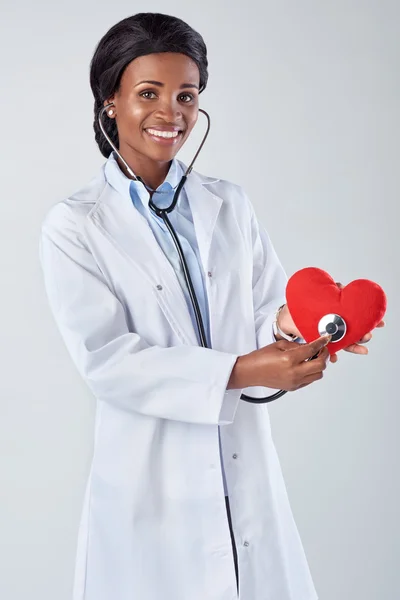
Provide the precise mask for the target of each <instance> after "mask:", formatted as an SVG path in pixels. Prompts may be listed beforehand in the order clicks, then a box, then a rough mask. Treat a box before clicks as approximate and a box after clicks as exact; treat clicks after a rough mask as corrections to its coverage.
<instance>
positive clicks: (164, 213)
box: [98, 102, 287, 404]
mask: <svg viewBox="0 0 400 600" xmlns="http://www.w3.org/2000/svg"><path fill="white" fill-rule="evenodd" d="M110 106H113V103H112V102H111V103H109V104H107V105H106V106H104V107H103V108H102V109H101V110H100V112H99V115H98V122H99V126H100V129H101V131H102V133H103V134H104V136H105V138H106V139H107V141H108V142H109V144H110V146H111V147H112V148H113V150H114V152H115V153H116V154H117V156H119V158H120V159H121V161H122V163H123V164H124V165H125V167H126V169H127V171H128V173H129V174H130V175H131V176H133V177H134V179H136V180H137V181H140V182H141V183H142V184H143V185H144V186H145V188H146V189H147V190H150V191H155V190H151V188H148V187H147V185H146V184H145V183H144V181H143V180H142V179H141V178H140V177H138V176H136V175H135V174H134V173H133V171H132V169H131V168H130V167H129V165H128V164H127V163H126V161H125V160H124V158H123V157H122V156H121V154H120V153H119V151H118V150H117V148H116V147H115V145H114V144H113V142H112V141H111V139H110V137H109V136H108V135H107V132H106V131H105V129H104V126H103V123H102V116H103V114H104V112H105V111H106V110H107V108H109V107H110ZM199 111H200V112H202V113H203V114H204V115H205V116H206V117H207V120H208V126H207V131H206V133H205V135H204V137H203V140H202V142H201V144H200V146H199V148H198V149H197V152H196V154H195V156H194V158H193V160H192V162H191V163H190V165H189V167H188V168H187V169H186V172H185V174H184V175H183V176H182V178H181V180H180V182H179V184H178V187H177V188H176V190H175V193H174V197H173V200H172V202H171V204H170V206H168V207H167V208H158V207H157V206H156V205H155V204H154V202H153V200H152V199H151V198H150V200H149V207H150V209H151V210H152V211H153V212H154V213H155V214H156V215H157V216H158V217H161V218H162V220H163V222H164V224H165V226H166V228H167V229H168V231H169V233H170V235H171V237H172V239H173V241H174V244H175V247H176V250H177V253H178V256H179V259H180V262H181V265H182V269H183V273H184V277H185V281H186V285H187V287H188V290H189V295H190V300H191V303H192V306H193V310H194V314H195V317H196V324H197V328H198V331H199V337H200V343H201V346H202V347H204V348H209V346H208V344H207V339H206V335H205V330H204V323H203V319H202V316H201V311H200V307H199V303H198V300H197V297H196V293H195V290H194V286H193V282H192V278H191V276H190V272H189V269H188V266H187V263H186V259H185V255H184V253H183V250H182V246H181V244H180V241H179V238H178V236H177V235H176V232H175V230H174V228H173V226H172V224H171V222H170V220H169V218H168V213H170V212H171V211H172V210H173V209H174V208H175V206H176V204H177V202H178V198H179V194H180V193H181V190H182V188H183V186H184V184H185V182H186V179H187V177H188V175H189V173H190V172H191V171H192V169H193V165H194V162H195V160H196V158H197V156H198V155H199V152H200V150H201V149H202V147H203V144H204V142H205V141H206V139H207V136H208V133H209V131H210V116H209V114H208V113H207V112H206V111H205V110H203V109H202V108H199ZM286 393H287V390H279V391H278V392H275V393H274V394H271V395H270V396H265V397H262V398H255V397H253V396H248V395H247V394H243V393H242V394H241V396H240V399H241V400H244V401H245V402H250V403H252V404H265V403H267V402H272V401H273V400H277V399H278V398H281V397H282V396H284V395H285V394H286Z"/></svg>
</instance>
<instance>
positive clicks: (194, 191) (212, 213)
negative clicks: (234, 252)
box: [179, 161, 222, 275]
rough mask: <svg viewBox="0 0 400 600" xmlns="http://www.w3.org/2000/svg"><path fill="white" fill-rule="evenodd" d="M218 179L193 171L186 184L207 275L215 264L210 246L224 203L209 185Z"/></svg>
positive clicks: (183, 167) (182, 164)
mask: <svg viewBox="0 0 400 600" xmlns="http://www.w3.org/2000/svg"><path fill="white" fill-rule="evenodd" d="M179 162H180V164H181V166H182V169H183V170H184V171H186V168H187V167H186V165H185V164H184V163H182V162H181V161H179ZM216 181H218V179H212V178H211V177H204V176H202V175H200V174H199V173H196V172H195V171H192V172H191V173H190V175H189V176H188V178H187V180H186V182H185V186H184V188H185V190H186V194H187V197H188V201H189V206H190V210H191V212H192V217H193V224H194V229H195V232H196V238H197V243H198V246H199V252H200V258H201V262H202V265H203V269H204V272H205V274H206V275H207V272H208V270H209V269H210V268H211V267H212V266H213V265H211V264H210V246H211V240H212V238H213V235H214V229H215V225H216V222H217V219H218V215H219V211H220V209H221V205H222V198H220V197H219V196H216V195H215V194H214V193H212V192H211V191H210V190H209V189H208V187H207V186H208V185H209V184H210V183H214V182H216Z"/></svg>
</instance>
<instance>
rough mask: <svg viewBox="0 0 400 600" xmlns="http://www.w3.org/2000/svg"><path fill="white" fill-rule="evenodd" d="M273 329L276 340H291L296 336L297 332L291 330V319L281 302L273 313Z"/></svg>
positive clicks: (285, 306)
mask: <svg viewBox="0 0 400 600" xmlns="http://www.w3.org/2000/svg"><path fill="white" fill-rule="evenodd" d="M273 331H274V335H275V338H276V339H277V340H282V339H285V340H288V341H290V342H293V341H294V340H296V339H297V338H298V335H297V332H294V331H293V321H292V318H291V316H290V313H289V309H288V307H287V305H286V304H282V306H280V307H279V308H278V310H277V311H276V313H275V321H274V323H273Z"/></svg>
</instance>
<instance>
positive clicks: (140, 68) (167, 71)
mask: <svg viewBox="0 0 400 600" xmlns="http://www.w3.org/2000/svg"><path fill="white" fill-rule="evenodd" d="M144 79H152V80H156V81H161V82H162V83H165V84H166V85H168V84H171V85H177V86H179V85H180V84H182V83H195V84H196V85H199V80H200V73H199V69H198V67H197V65H196V63H195V62H194V61H193V60H192V59H191V58H189V56H186V55H185V54H181V53H178V52H159V53H153V54H146V55H145V56H139V57H138V58H135V59H134V60H132V61H131V62H130V63H129V64H128V66H127V67H126V69H125V71H124V73H123V75H122V78H121V84H122V85H125V84H129V86H132V85H135V84H137V83H139V81H142V80H144Z"/></svg>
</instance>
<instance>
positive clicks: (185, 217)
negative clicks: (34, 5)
mask: <svg viewBox="0 0 400 600" xmlns="http://www.w3.org/2000/svg"><path fill="white" fill-rule="evenodd" d="M105 175H106V179H107V181H108V183H109V184H110V185H112V186H113V188H114V189H116V190H117V191H118V192H119V193H120V194H123V195H125V194H128V193H129V194H130V197H131V199H132V203H133V205H134V206H135V208H136V209H137V210H138V211H139V212H140V214H141V215H142V216H143V217H144V218H145V219H146V220H147V222H148V224H149V225H150V227H151V229H152V231H153V233H154V236H155V238H156V240H157V242H158V243H159V245H160V247H161V248H162V250H163V252H164V254H165V256H166V257H167V258H168V260H169V262H170V263H171V265H172V267H173V268H174V270H175V273H176V275H177V277H178V280H179V283H180V285H181V287H182V290H183V293H184V295H185V298H186V302H187V305H188V309H189V312H190V316H191V319H192V322H193V327H194V330H195V332H196V335H197V339H198V342H199V345H201V342H200V337H199V333H198V329H197V322H196V317H195V313H194V309H193V306H192V302H191V299H190V295H189V290H188V287H187V284H186V280H185V276H184V273H183V269H182V265H181V261H180V259H179V256H178V252H177V250H176V247H175V244H174V241H173V239H172V237H171V234H170V233H169V231H168V229H167V227H166V226H165V224H164V221H163V220H162V218H161V217H158V216H157V215H156V214H154V213H153V211H152V210H151V209H150V207H149V205H148V203H149V199H150V194H149V192H148V191H147V190H146V188H145V187H144V186H143V184H142V183H140V181H134V180H133V179H129V177H126V175H125V174H124V173H123V172H122V171H121V169H120V167H119V165H118V162H117V160H116V154H115V152H112V153H111V154H110V156H109V158H108V160H107V163H106V167H105ZM182 175H183V171H182V168H181V166H180V164H179V162H178V161H177V159H176V158H174V159H173V160H172V162H171V166H170V169H169V171H168V174H167V176H166V178H165V180H164V181H163V183H162V184H161V185H159V186H158V188H157V189H156V192H155V193H154V194H153V196H152V200H153V202H154V204H155V205H156V206H157V207H158V208H165V207H167V206H169V205H170V204H171V202H172V200H173V197H174V191H175V190H176V188H177V186H178V183H179V181H180V180H181V177H182ZM174 188H175V189H174ZM157 192H163V193H157ZM164 192H165V193H164ZM168 218H169V220H170V222H171V225H172V227H173V228H174V230H175V232H176V234H177V236H178V239H179V242H180V244H181V247H182V251H183V254H184V256H185V259H186V263H187V266H188V269H189V273H190V276H191V279H192V282H193V287H194V290H195V293H196V296H197V301H198V303H199V308H200V312H201V316H202V319H203V324H204V329H205V334H206V339H207V344H208V347H211V339H210V321H209V314H208V304H207V291H206V287H205V273H204V271H203V269H202V263H201V260H200V254H199V247H198V244H197V239H196V232H195V229H194V224H193V217H192V213H191V210H190V206H189V202H188V199H187V195H186V191H185V186H184V187H183V188H182V190H181V193H180V194H179V198H178V202H177V204H176V206H175V208H174V210H173V211H172V212H170V213H168ZM218 435H219V444H220V458H221V468H222V477H223V483H224V490H225V496H227V495H228V491H227V485H226V479H225V471H224V465H223V460H222V449H221V436H220V428H219V427H218Z"/></svg>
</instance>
